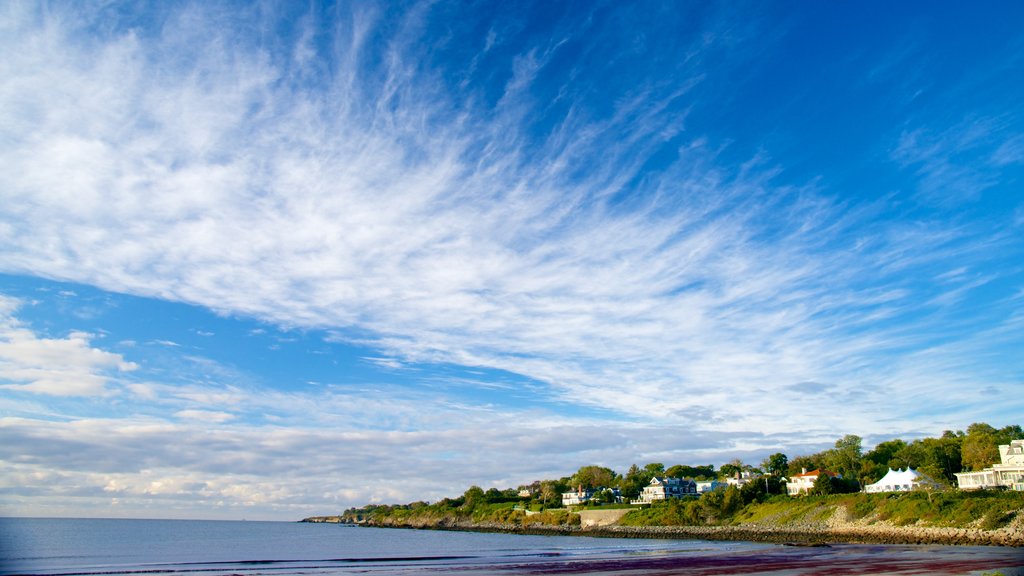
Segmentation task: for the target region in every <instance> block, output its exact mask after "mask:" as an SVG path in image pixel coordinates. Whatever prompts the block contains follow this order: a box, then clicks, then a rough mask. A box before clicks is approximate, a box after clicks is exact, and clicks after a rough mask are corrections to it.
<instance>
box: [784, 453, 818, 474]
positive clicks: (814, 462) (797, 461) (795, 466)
mask: <svg viewBox="0 0 1024 576" xmlns="http://www.w3.org/2000/svg"><path fill="white" fill-rule="evenodd" d="M822 468H825V458H824V455H823V453H818V454H812V455H810V456H797V457H796V458H793V459H792V460H790V461H789V475H790V476H793V475H796V474H799V473H800V472H802V471H803V470H805V469H806V470H807V471H808V472H810V471H811V470H820V469H822Z"/></svg>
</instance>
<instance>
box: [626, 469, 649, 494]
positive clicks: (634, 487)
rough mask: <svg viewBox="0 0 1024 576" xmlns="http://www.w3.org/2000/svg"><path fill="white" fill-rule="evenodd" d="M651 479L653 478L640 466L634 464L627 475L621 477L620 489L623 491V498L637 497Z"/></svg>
mask: <svg viewBox="0 0 1024 576" xmlns="http://www.w3.org/2000/svg"><path fill="white" fill-rule="evenodd" d="M650 481H651V478H650V477H649V476H647V475H646V474H645V473H644V471H643V470H641V469H640V467H639V466H637V465H636V464H633V465H632V466H630V467H629V470H628V471H627V472H626V475H625V476H623V477H621V478H619V490H621V491H622V497H623V498H629V499H632V498H636V497H637V496H639V495H640V492H641V491H642V490H643V489H644V486H646V485H647V483H648V482H650Z"/></svg>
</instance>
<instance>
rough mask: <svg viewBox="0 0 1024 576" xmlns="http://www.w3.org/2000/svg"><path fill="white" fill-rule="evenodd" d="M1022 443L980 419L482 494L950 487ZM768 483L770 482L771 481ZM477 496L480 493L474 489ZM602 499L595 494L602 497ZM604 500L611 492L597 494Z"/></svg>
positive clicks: (556, 499)
mask: <svg viewBox="0 0 1024 576" xmlns="http://www.w3.org/2000/svg"><path fill="white" fill-rule="evenodd" d="M1017 439H1024V429H1022V428H1021V426H1020V425H1018V424H1014V425H1009V426H1004V427H1003V428H998V429H997V428H995V427H993V426H991V425H989V424H986V423H983V422H979V423H974V424H971V425H970V426H968V427H967V429H966V431H964V430H957V431H952V430H946V431H944V432H943V433H942V434H941V435H940V436H938V437H934V438H932V437H929V438H921V439H918V440H913V441H910V442H907V441H905V440H902V439H893V440H887V441H885V442H881V443H879V444H878V445H877V446H875V447H874V448H873V449H872V450H870V451H867V452H865V451H864V448H863V440H862V438H861V437H860V436H857V435H854V434H847V435H846V436H843V437H842V438H840V439H838V440H836V441H835V444H834V445H833V447H832V448H830V449H827V450H823V451H821V452H818V453H815V454H809V455H800V456H796V457H793V458H790V457H788V456H787V455H786V454H784V453H782V452H776V453H774V454H771V455H770V456H768V457H767V458H765V459H764V460H763V461H761V462H760V463H759V464H757V465H751V464H746V463H744V462H742V461H741V460H733V461H731V462H729V463H727V464H723V465H722V466H721V467H720V468H718V469H717V470H716V469H715V467H714V466H713V465H711V464H707V465H701V466H690V465H683V464H676V465H673V466H669V467H666V466H665V465H664V464H662V463H660V462H652V463H650V464H646V465H644V466H642V467H641V466H638V465H636V464H633V465H632V466H630V468H629V470H627V471H626V473H625V474H619V473H617V472H615V471H614V470H612V469H611V468H607V467H604V466H597V465H587V466H583V467H581V468H580V469H579V470H577V471H576V473H575V474H573V475H571V476H566V477H563V478H559V479H550V480H538V481H536V482H533V483H532V484H528V485H524V486H520V487H519V489H516V490H512V489H510V490H507V491H504V492H501V491H498V490H495V489H491V490H488V491H486V492H484V496H483V497H484V498H485V499H486V500H487V501H489V502H500V501H511V500H513V499H517V498H520V496H519V493H520V491H522V490H526V491H529V493H530V494H531V499H532V500H534V501H536V502H539V503H542V504H544V505H547V506H554V505H558V504H560V503H561V497H562V493H563V492H568V491H570V490H575V489H578V488H583V489H585V490H598V489H612V488H617V489H618V490H619V492H620V494H621V496H622V497H623V498H625V499H632V498H637V497H638V496H639V494H640V492H641V491H642V490H643V487H644V486H646V485H647V484H649V483H650V481H651V478H653V477H655V476H658V477H669V478H692V479H695V480H715V479H718V480H721V479H725V478H729V477H733V476H735V475H736V474H737V473H743V472H749V473H751V474H752V475H754V476H766V477H768V478H767V479H762V480H761V482H760V483H757V484H758V487H752V488H750V490H752V491H756V490H757V489H759V488H763V489H764V492H765V493H766V494H779V493H784V492H785V485H784V483H782V482H780V481H778V480H781V478H783V477H790V476H793V475H795V474H799V473H800V472H801V471H803V470H828V471H831V472H835V473H837V474H839V475H840V476H841V478H830V477H829V476H826V475H822V476H821V477H820V478H819V484H820V485H816V486H815V491H816V492H818V493H823V494H828V493H836V492H856V491H859V490H860V489H862V488H863V487H864V486H865V485H867V484H870V483H873V482H877V481H878V480H879V479H881V478H882V477H883V476H884V475H885V474H886V472H887V471H888V470H889V469H890V468H892V469H904V468H913V469H915V470H917V471H919V472H921V473H923V474H926V475H928V476H930V477H931V478H932V479H934V480H936V481H937V482H939V483H941V484H944V485H946V486H949V487H954V486H956V476H955V474H956V473H957V472H964V471H972V470H982V469H984V468H987V467H989V466H991V465H993V464H996V463H998V462H999V449H998V447H999V446H1000V445H1004V444H1009V443H1010V441H1011V440H1017ZM772 479H775V480H776V481H773V480H772ZM481 492H483V491H481ZM601 498H602V495H601V494H599V495H598V498H597V499H598V500H601ZM603 498H604V499H605V500H606V501H611V500H612V499H613V496H612V495H611V494H610V493H607V494H605V495H603Z"/></svg>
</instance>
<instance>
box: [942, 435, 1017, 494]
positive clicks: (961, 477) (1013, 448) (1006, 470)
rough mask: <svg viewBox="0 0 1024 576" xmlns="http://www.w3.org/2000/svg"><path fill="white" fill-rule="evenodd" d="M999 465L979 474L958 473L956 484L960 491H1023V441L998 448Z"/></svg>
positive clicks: (1015, 441)
mask: <svg viewBox="0 0 1024 576" xmlns="http://www.w3.org/2000/svg"><path fill="white" fill-rule="evenodd" d="M999 459H1000V460H1001V463H999V464H994V465H993V466H992V467H991V468H985V469H984V470H982V471H980V472H960V473H959V474H956V482H957V484H958V485H959V486H960V489H961V490H980V489H982V488H1009V489H1010V490H1024V440H1013V441H1012V442H1010V443H1009V445H1003V446H1000V447H999Z"/></svg>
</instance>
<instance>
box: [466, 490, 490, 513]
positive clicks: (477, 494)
mask: <svg viewBox="0 0 1024 576" xmlns="http://www.w3.org/2000/svg"><path fill="white" fill-rule="evenodd" d="M486 501H487V497H486V496H485V495H484V490H483V488H481V487H479V486H470V487H469V489H468V490H466V493H465V494H463V495H462V507H463V508H465V509H467V510H472V509H473V508H476V507H477V506H479V505H480V504H484V503H485V502H486Z"/></svg>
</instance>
